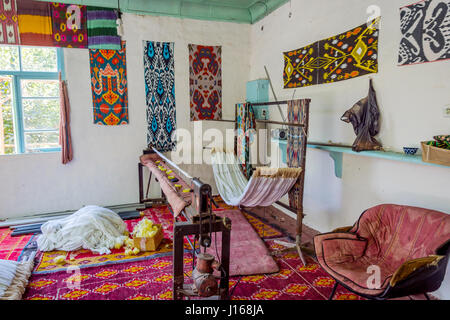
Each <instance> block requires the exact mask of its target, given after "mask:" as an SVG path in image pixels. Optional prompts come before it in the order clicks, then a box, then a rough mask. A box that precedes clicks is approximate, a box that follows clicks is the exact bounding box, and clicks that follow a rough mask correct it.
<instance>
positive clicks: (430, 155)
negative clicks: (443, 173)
mask: <svg viewBox="0 0 450 320" xmlns="http://www.w3.org/2000/svg"><path fill="white" fill-rule="evenodd" d="M421 145H422V161H424V162H430V163H434V164H440V165H442V166H450V150H447V149H443V148H437V147H433V146H429V145H427V143H426V142H421Z"/></svg>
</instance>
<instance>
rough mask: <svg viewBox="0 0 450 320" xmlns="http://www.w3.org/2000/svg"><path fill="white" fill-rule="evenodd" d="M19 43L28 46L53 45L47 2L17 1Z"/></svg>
mask: <svg viewBox="0 0 450 320" xmlns="http://www.w3.org/2000/svg"><path fill="white" fill-rule="evenodd" d="M17 14H18V18H19V30H20V43H21V44H22V45H30V46H49V47H51V46H53V33H52V10H51V4H50V3H49V2H41V1H34V0H20V1H17Z"/></svg>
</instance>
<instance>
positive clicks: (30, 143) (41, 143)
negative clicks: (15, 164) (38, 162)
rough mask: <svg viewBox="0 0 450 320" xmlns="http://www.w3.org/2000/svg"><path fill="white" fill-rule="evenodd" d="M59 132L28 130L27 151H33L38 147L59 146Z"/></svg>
mask: <svg viewBox="0 0 450 320" xmlns="http://www.w3.org/2000/svg"><path fill="white" fill-rule="evenodd" d="M59 147H60V146H59V134H58V132H26V133H25V152H33V151H36V149H46V148H59Z"/></svg>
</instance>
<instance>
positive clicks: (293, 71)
mask: <svg viewBox="0 0 450 320" xmlns="http://www.w3.org/2000/svg"><path fill="white" fill-rule="evenodd" d="M379 21H380V18H377V19H375V20H373V21H372V22H371V23H369V24H363V25H361V26H359V27H357V28H355V29H352V30H350V31H348V32H345V33H342V34H339V35H337V36H334V37H331V38H328V39H325V40H321V41H318V42H316V43H314V44H312V45H309V46H306V47H304V48H300V49H297V50H293V51H289V52H285V53H284V54H283V55H284V71H283V80H284V88H286V89H287V88H297V87H306V86H311V85H315V84H322V83H331V82H337V81H342V80H347V79H351V78H355V77H359V76H362V75H366V74H369V73H376V72H378V34H379V30H378V25H379Z"/></svg>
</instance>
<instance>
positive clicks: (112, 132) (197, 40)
mask: <svg viewBox="0 0 450 320" xmlns="http://www.w3.org/2000/svg"><path fill="white" fill-rule="evenodd" d="M124 30H125V36H124V39H125V40H126V42H127V73H128V97H129V120H130V124H129V125H123V126H116V127H106V126H100V125H94V124H93V112H92V97H91V84H90V69H89V52H88V50H86V49H65V50H64V55H65V64H66V75H67V79H68V91H69V97H70V102H71V108H72V111H71V128H72V140H73V150H74V160H73V161H72V162H70V163H69V164H67V165H62V164H61V161H60V157H61V154H60V153H59V152H58V153H48V154H26V155H9V156H0V218H6V217H17V216H23V215H30V214H34V213H43V212H50V211H58V210H69V209H72V210H73V209H78V208H80V207H81V206H83V205H88V204H97V205H102V206H107V205H116V204H123V203H133V202H137V201H138V175H137V162H138V159H139V155H141V154H142V150H143V149H144V148H146V144H147V141H146V128H147V125H146V123H147V121H146V104H145V89H144V71H143V47H142V40H153V41H170V42H174V43H175V95H176V113H177V127H178V128H188V129H190V128H191V127H192V125H193V124H192V123H191V122H190V121H189V53H188V44H189V43H193V44H206V45H221V46H222V81H223V105H224V108H223V116H224V118H227V119H230V118H233V117H234V104H235V103H236V102H237V101H243V100H244V99H245V83H246V81H247V77H248V74H249V69H250V66H249V58H248V54H249V51H250V48H249V45H250V39H249V35H250V26H249V25H244V24H234V23H221V22H208V21H199V20H189V19H177V18H169V17H153V16H137V15H131V14H124ZM203 127H204V128H209V127H217V128H219V129H223V128H227V127H230V126H229V125H228V126H227V125H219V124H218V123H217V122H215V123H204V124H203ZM201 174H202V175H205V174H206V175H207V176H210V174H208V173H204V172H201Z"/></svg>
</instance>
